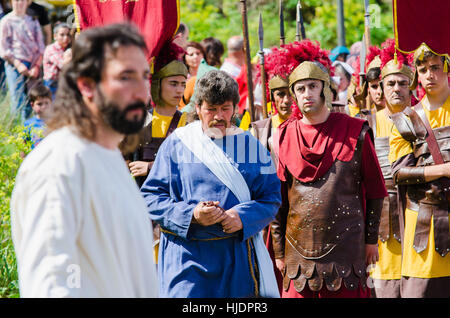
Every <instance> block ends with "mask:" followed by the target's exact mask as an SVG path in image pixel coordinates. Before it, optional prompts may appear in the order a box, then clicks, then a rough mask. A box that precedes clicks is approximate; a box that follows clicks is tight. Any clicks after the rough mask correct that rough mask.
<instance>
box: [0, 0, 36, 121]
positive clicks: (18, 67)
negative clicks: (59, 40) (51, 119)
mask: <svg viewBox="0 0 450 318" xmlns="http://www.w3.org/2000/svg"><path fill="white" fill-rule="evenodd" d="M30 2H31V1H30V0H11V6H12V11H11V12H10V13H8V14H7V15H5V16H4V17H3V18H2V19H1V20H0V57H1V58H2V59H4V60H5V61H6V63H5V72H6V81H7V83H8V88H9V92H10V95H11V112H12V113H13V114H14V115H17V113H18V112H19V110H20V112H21V113H20V115H21V119H22V120H25V119H26V118H28V117H29V116H30V114H31V106H30V105H29V103H27V93H26V92H27V88H26V87H27V85H28V87H31V86H32V82H33V81H34V80H35V79H37V78H38V77H39V72H40V67H41V64H42V57H43V53H44V49H45V45H44V38H43V35H42V31H41V26H40V25H39V22H38V21H35V20H33V19H32V18H31V17H30V16H28V15H26V10H27V7H28V5H29V4H30Z"/></svg>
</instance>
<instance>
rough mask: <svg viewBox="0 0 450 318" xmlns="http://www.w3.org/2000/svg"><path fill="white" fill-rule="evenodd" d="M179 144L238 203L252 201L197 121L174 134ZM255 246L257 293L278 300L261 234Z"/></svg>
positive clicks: (237, 174)
mask: <svg viewBox="0 0 450 318" xmlns="http://www.w3.org/2000/svg"><path fill="white" fill-rule="evenodd" d="M174 133H175V134H176V136H177V137H178V138H179V139H180V140H181V142H182V143H183V144H184V145H185V146H186V147H187V148H188V149H189V150H190V151H191V152H192V153H193V154H194V155H195V156H196V157H197V158H198V159H199V160H200V161H201V162H202V163H203V164H204V165H205V166H207V167H208V169H209V170H211V172H212V173H214V175H216V176H217V178H218V179H219V180H220V181H222V182H223V183H224V184H225V185H226V186H227V188H229V189H230V190H231V192H233V194H234V195H235V196H236V197H237V198H238V200H239V202H241V203H242V202H248V201H251V196H250V190H249V188H248V186H247V183H246V182H245V180H244V177H243V176H242V174H241V173H240V172H239V170H238V169H237V168H236V167H235V166H234V165H233V164H232V162H233V159H232V158H230V157H229V156H227V154H226V153H225V152H224V151H223V150H222V149H220V148H219V147H218V146H217V145H216V144H215V143H214V142H213V141H212V140H211V138H209V137H208V136H206V135H205V134H204V133H203V129H202V126H201V122H200V121H195V122H193V123H191V124H189V125H187V126H184V127H180V128H178V129H176V130H175V131H174ZM252 239H253V243H254V245H255V252H256V259H257V262H258V268H259V273H260V277H259V293H260V296H261V297H272V298H279V297H280V293H279V291H278V285H277V281H276V278H275V273H274V270H273V263H272V260H271V258H270V255H269V252H268V251H267V248H266V246H265V245H264V240H263V237H262V233H261V232H259V233H258V234H256V235H254V236H253V237H252Z"/></svg>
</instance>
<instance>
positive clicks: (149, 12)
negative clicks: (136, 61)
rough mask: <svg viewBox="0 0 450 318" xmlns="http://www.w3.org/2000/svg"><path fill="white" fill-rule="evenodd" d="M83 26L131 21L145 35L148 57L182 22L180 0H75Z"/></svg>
mask: <svg viewBox="0 0 450 318" xmlns="http://www.w3.org/2000/svg"><path fill="white" fill-rule="evenodd" d="M76 4H77V9H76V11H77V16H78V21H79V23H80V28H81V30H83V29H86V28H89V27H94V26H102V25H106V24H110V23H117V22H124V21H130V22H132V23H134V24H135V25H136V26H137V27H138V28H139V30H140V31H141V33H142V35H143V36H144V38H145V42H146V43H147V47H148V51H149V52H148V55H147V58H148V59H149V60H150V59H151V57H153V56H156V55H157V54H158V52H159V51H160V49H161V47H162V46H163V44H164V43H166V42H167V41H168V40H169V39H171V38H172V37H173V36H174V34H175V32H176V30H177V28H178V25H179V1H178V0H152V1H147V0H127V1H125V0H120V1H117V0H114V1H112V0H102V1H99V0H76Z"/></svg>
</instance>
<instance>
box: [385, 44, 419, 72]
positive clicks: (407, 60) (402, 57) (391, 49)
mask: <svg viewBox="0 0 450 318" xmlns="http://www.w3.org/2000/svg"><path fill="white" fill-rule="evenodd" d="M395 53H397V64H398V65H402V64H405V65H408V66H410V67H411V66H412V65H413V64H412V59H413V54H409V55H408V54H404V53H402V52H400V51H399V50H397V49H396V48H395V40H394V39H387V40H386V41H385V42H384V43H383V44H381V52H380V59H381V68H383V67H384V66H385V65H386V64H387V63H388V62H389V61H390V60H393V59H394V58H395Z"/></svg>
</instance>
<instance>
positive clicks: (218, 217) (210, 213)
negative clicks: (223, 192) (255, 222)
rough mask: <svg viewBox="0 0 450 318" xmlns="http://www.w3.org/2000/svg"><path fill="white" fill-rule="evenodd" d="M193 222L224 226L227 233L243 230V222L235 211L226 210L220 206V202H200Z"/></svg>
mask: <svg viewBox="0 0 450 318" xmlns="http://www.w3.org/2000/svg"><path fill="white" fill-rule="evenodd" d="M193 221H194V222H196V223H198V224H200V225H203V226H209V225H213V224H216V223H220V224H221V225H222V228H223V231H224V232H225V233H229V234H230V233H234V232H237V231H239V230H240V229H242V221H241V218H240V217H239V214H238V213H237V211H236V210H234V209H229V210H224V209H222V208H221V207H220V206H219V201H208V202H200V203H199V204H197V206H196V207H195V208H194V216H193Z"/></svg>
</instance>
